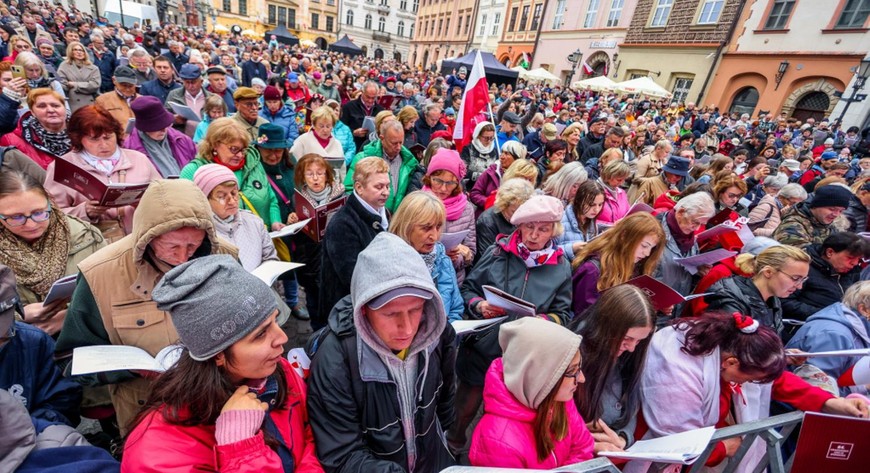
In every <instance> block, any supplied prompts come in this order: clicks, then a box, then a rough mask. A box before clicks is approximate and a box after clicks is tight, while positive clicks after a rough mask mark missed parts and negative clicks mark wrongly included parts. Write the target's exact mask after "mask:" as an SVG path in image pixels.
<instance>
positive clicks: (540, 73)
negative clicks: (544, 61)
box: [511, 66, 559, 82]
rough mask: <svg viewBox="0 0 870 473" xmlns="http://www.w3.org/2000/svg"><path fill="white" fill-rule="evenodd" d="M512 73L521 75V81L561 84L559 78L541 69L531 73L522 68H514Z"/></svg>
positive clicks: (533, 70)
mask: <svg viewBox="0 0 870 473" xmlns="http://www.w3.org/2000/svg"><path fill="white" fill-rule="evenodd" d="M511 70H512V71H517V72H519V73H520V79H525V80H527V81H531V82H545V81H551V82H559V78H558V77H556V76H554V75H553V74H551V73H550V71H548V70H546V69H544V68H542V67H539V68H537V69H532V70H531V71H527V70H526V69H524V68H523V67H521V66H517V67H512V68H511Z"/></svg>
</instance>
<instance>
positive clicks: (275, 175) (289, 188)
mask: <svg viewBox="0 0 870 473" xmlns="http://www.w3.org/2000/svg"><path fill="white" fill-rule="evenodd" d="M263 169H265V170H266V174H267V175H268V176H269V177H270V178H271V179H272V181H273V182H274V183H275V185H276V186H278V189H280V190H281V192H282V193H283V194H284V197H286V198H287V202H286V203H285V202H284V200H283V199H282V198H281V196H280V195H278V193H277V192H275V197H276V198H277V200H278V207H279V208H280V209H281V221H282V222H286V221H287V217H288V216H290V213H291V212H293V194H294V193H295V185H294V184H293V177H294V175H295V168H292V167H289V166H287V164H285V163H284V162H280V163H278V164H274V165H271V166H270V165H268V164H266V163H263ZM269 187H271V185H270V186H269ZM272 191H273V192H274V189H272Z"/></svg>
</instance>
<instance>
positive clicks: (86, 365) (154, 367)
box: [70, 345, 181, 376]
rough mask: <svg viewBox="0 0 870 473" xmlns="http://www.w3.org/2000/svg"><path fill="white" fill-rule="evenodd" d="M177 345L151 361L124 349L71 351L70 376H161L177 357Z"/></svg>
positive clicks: (105, 347) (129, 348) (138, 350)
mask: <svg viewBox="0 0 870 473" xmlns="http://www.w3.org/2000/svg"><path fill="white" fill-rule="evenodd" d="M179 348H180V347H179V346H178V345H169V346H167V347H165V348H163V349H162V350H160V351H159V352H158V353H157V356H156V357H152V356H151V355H149V354H148V352H146V351H145V350H143V349H141V348H138V347H132V346H127V345H94V346H89V347H78V348H75V349H73V359H72V366H71V368H70V373H71V374H72V375H73V376H78V375H81V374H91V373H102V372H105V371H122V370H146V371H155V372H158V373H162V372H164V371H166V370H167V369H169V368H170V367H171V366H172V365H174V364H175V363H176V362H177V361H178V359H179V358H180V357H181V350H180V349H179Z"/></svg>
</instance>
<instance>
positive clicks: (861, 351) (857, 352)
mask: <svg viewBox="0 0 870 473" xmlns="http://www.w3.org/2000/svg"><path fill="white" fill-rule="evenodd" d="M785 356H794V357H807V358H833V357H838V356H870V349H867V348H856V349H854V350H833V351H818V352H815V353H786V354H785Z"/></svg>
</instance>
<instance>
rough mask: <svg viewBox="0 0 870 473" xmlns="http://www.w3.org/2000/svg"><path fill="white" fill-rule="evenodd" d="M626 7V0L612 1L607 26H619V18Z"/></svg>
mask: <svg viewBox="0 0 870 473" xmlns="http://www.w3.org/2000/svg"><path fill="white" fill-rule="evenodd" d="M624 5H625V0H612V1H611V2H610V13H608V14H607V26H608V27H614V26H617V25H618V24H619V17H620V16H621V15H622V7H623V6H624Z"/></svg>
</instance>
